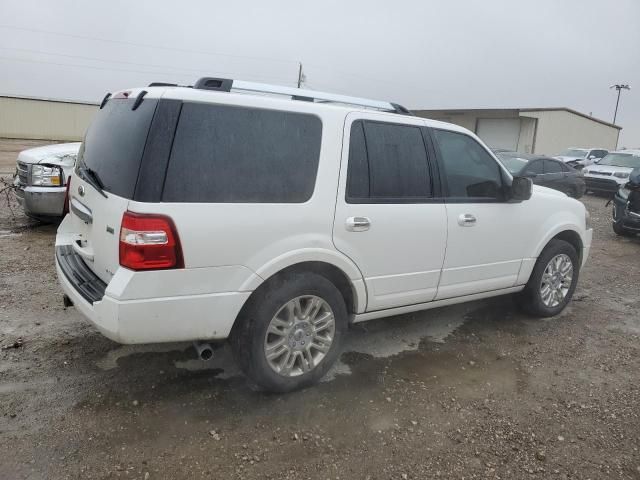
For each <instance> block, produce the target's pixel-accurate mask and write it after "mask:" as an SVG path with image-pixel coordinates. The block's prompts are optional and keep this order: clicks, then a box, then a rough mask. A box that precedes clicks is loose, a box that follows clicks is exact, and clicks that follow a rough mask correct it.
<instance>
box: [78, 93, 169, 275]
mask: <svg viewBox="0 0 640 480" xmlns="http://www.w3.org/2000/svg"><path fill="white" fill-rule="evenodd" d="M139 94H140V92H139V91H136V90H132V91H130V92H127V95H126V96H125V95H124V94H119V95H116V96H115V97H114V98H111V99H109V100H108V101H107V103H106V104H105V105H104V107H103V108H101V109H100V110H98V113H96V116H95V117H94V119H93V121H92V123H91V126H90V127H89V129H88V130H87V133H86V135H85V138H84V141H83V143H82V146H81V147H80V151H79V153H78V161H77V164H76V168H75V170H74V172H73V177H72V179H71V186H70V188H69V210H70V217H71V221H72V231H73V232H74V233H75V241H74V242H73V248H74V250H75V251H76V252H77V253H78V254H80V255H81V256H82V257H83V258H84V260H85V263H86V264H87V266H88V267H89V268H90V269H91V270H92V271H93V272H94V273H95V274H96V275H97V276H98V277H99V278H100V279H102V280H103V281H104V282H105V283H109V281H110V280H111V277H112V276H113V275H114V274H115V272H116V270H117V269H118V267H119V263H120V262H119V235H120V224H121V222H122V215H123V213H124V212H125V211H126V210H127V207H128V204H129V201H130V200H131V199H132V198H133V196H134V193H135V188H136V183H137V180H138V173H139V170H140V165H141V161H142V156H143V153H144V148H145V143H146V141H147V135H148V133H149V128H150V125H151V121H152V119H153V116H154V112H155V109H156V107H157V104H158V99H157V98H147V97H145V98H144V100H143V101H142V103H140V104H139V105H138V106H137V108H135V110H134V109H133V106H134V103H135V101H136V97H137V96H138V95H139Z"/></svg>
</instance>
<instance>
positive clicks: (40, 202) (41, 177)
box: [13, 142, 80, 220]
mask: <svg viewBox="0 0 640 480" xmlns="http://www.w3.org/2000/svg"><path fill="white" fill-rule="evenodd" d="M79 149H80V143H79V142H78V143H60V144H56V145H45V146H43V147H36V148H30V149H28V150H23V151H22V152H20V153H19V154H18V160H17V162H16V174H15V176H14V181H13V184H14V186H15V187H16V194H17V196H18V201H19V202H20V204H21V205H22V208H24V212H25V213H26V214H27V215H28V216H30V217H34V218H37V219H40V220H47V219H48V220H51V219H55V218H58V217H62V215H63V208H64V196H65V192H66V185H67V180H68V179H69V176H70V175H71V171H72V170H73V167H74V165H75V164H76V158H77V156H78V150H79Z"/></svg>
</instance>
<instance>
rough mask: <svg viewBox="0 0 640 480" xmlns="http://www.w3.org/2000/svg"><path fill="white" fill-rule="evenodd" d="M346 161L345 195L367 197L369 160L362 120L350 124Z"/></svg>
mask: <svg viewBox="0 0 640 480" xmlns="http://www.w3.org/2000/svg"><path fill="white" fill-rule="evenodd" d="M348 161H349V168H348V172H347V196H348V197H351V198H369V193H370V190H369V161H368V160H367V145H366V143H365V139H364V126H363V123H362V122H354V123H353V124H352V125H351V135H350V138H349V160H348Z"/></svg>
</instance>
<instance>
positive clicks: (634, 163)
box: [598, 153, 640, 168]
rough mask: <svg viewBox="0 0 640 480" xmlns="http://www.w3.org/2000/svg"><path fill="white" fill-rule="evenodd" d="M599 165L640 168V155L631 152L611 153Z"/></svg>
mask: <svg viewBox="0 0 640 480" xmlns="http://www.w3.org/2000/svg"><path fill="white" fill-rule="evenodd" d="M598 165H610V166H612V167H628V168H640V157H638V156H636V155H632V154H630V153H610V154H609V155H607V156H606V157H604V158H603V159H602V160H600V163H598Z"/></svg>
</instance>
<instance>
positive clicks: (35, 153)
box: [18, 142, 81, 166]
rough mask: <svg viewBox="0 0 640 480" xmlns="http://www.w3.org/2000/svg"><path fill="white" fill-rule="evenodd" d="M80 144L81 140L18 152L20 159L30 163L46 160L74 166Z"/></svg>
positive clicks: (46, 161) (45, 161)
mask: <svg viewBox="0 0 640 480" xmlns="http://www.w3.org/2000/svg"><path fill="white" fill-rule="evenodd" d="M80 145H81V143H80V142H75V143H57V144H55V145H45V146H43V147H36V148H30V149H28V150H23V151H21V152H20V153H19V154H18V161H20V162H22V163H30V164H35V163H42V162H44V163H53V164H56V165H66V166H72V165H73V164H74V163H75V161H76V157H77V156H78V150H80Z"/></svg>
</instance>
